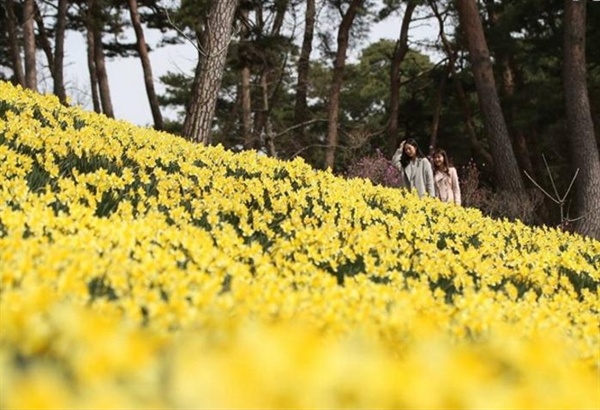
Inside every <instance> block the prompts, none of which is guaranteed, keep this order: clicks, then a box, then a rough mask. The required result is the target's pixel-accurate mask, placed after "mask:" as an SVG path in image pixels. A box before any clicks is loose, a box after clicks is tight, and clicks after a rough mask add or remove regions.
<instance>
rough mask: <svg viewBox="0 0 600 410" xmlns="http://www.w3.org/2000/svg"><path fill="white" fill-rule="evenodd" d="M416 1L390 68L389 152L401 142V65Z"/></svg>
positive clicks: (410, 6)
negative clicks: (399, 131)
mask: <svg viewBox="0 0 600 410" xmlns="http://www.w3.org/2000/svg"><path fill="white" fill-rule="evenodd" d="M416 6H417V5H416V3H414V2H412V1H411V2H408V4H407V5H406V10H405V11H404V17H403V18H402V25H401V26H400V36H399V37H398V40H397V41H396V48H395V49H394V55H393V57H392V67H391V70H390V119H389V122H388V127H387V134H388V139H387V152H388V154H389V155H391V154H393V153H394V151H396V148H398V145H399V144H400V135H398V116H399V113H400V65H401V64H402V61H403V60H404V57H405V56H406V53H407V52H408V29H409V26H410V22H411V20H412V15H413V12H414V11H415V8H416Z"/></svg>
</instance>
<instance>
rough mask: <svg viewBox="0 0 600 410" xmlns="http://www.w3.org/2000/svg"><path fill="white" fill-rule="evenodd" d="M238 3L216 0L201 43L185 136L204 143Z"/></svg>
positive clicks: (184, 129) (184, 130)
mask: <svg viewBox="0 0 600 410" xmlns="http://www.w3.org/2000/svg"><path fill="white" fill-rule="evenodd" d="M237 4H238V1H237V0H219V1H216V0H214V1H213V2H212V3H211V6H210V12H209V16H208V20H207V27H206V30H205V33H204V35H203V36H202V41H201V44H200V51H199V53H200V56H199V57H200V58H199V60H198V64H197V66H196V73H195V76H194V84H193V86H192V87H193V88H192V97H191V102H190V104H189V105H188V107H187V110H186V116H185V121H184V123H183V135H184V136H185V137H186V138H188V139H190V140H192V141H196V142H199V143H202V144H205V145H207V144H209V143H210V142H211V141H210V132H211V127H212V122H213V117H214V113H215V107H216V103H217V95H218V92H219V87H220V86H221V79H222V77H223V70H224V67H225V59H226V57H227V49H228V46H229V42H230V40H231V29H232V25H233V16H234V14H235V10H236V7H237Z"/></svg>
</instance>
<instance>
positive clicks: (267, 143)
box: [253, 1, 288, 156]
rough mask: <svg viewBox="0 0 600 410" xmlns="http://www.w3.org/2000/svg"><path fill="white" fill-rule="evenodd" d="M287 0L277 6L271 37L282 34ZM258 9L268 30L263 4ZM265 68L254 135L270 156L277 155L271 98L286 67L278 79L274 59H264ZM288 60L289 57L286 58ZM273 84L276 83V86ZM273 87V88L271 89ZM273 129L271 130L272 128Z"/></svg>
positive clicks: (262, 73)
mask: <svg viewBox="0 0 600 410" xmlns="http://www.w3.org/2000/svg"><path fill="white" fill-rule="evenodd" d="M287 4H288V2H287V1H282V2H279V3H278V5H277V7H276V12H275V13H276V14H275V17H274V18H273V19H272V20H273V25H272V26H271V30H270V31H269V37H271V38H277V37H279V35H280V32H281V28H282V26H283V20H284V17H285V12H286V11H287ZM257 10H261V13H260V14H259V16H258V18H257V21H258V28H259V29H260V28H262V31H263V32H264V31H266V28H265V27H264V20H263V18H262V6H260V7H258V9H257ZM264 61H265V62H264V64H263V69H262V70H261V73H260V80H259V83H260V88H261V99H262V109H260V110H257V112H256V115H255V117H254V118H255V119H254V132H253V133H254V135H253V139H254V140H255V141H258V145H259V147H260V148H261V149H265V150H266V151H267V153H268V154H269V155H270V156H275V146H274V141H273V138H272V134H273V133H272V123H271V121H270V118H269V116H270V114H271V107H272V104H271V99H272V98H273V95H275V93H276V91H277V89H278V88H279V87H278V86H279V84H281V80H282V77H283V75H284V72H285V65H284V67H282V68H281V70H279V73H280V76H279V80H278V81H277V78H276V74H277V66H276V65H275V62H274V61H273V60H272V59H266V60H264ZM285 61H287V58H285ZM272 84H275V85H274V86H273V85H272ZM271 89H272V90H271ZM270 129H271V130H270Z"/></svg>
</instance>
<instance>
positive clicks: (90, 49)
mask: <svg viewBox="0 0 600 410" xmlns="http://www.w3.org/2000/svg"><path fill="white" fill-rule="evenodd" d="M86 24H87V26H88V27H87V32H86V36H85V39H86V42H87V66H88V72H89V74H90V91H91V94H92V106H93V107H94V112H97V113H101V112H102V108H101V107H100V95H98V72H97V70H96V59H95V58H94V52H95V51H94V50H95V47H94V35H93V33H92V28H91V24H92V22H91V21H90V19H89V18H88V19H87V20H86Z"/></svg>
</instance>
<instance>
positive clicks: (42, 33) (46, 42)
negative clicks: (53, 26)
mask: <svg viewBox="0 0 600 410" xmlns="http://www.w3.org/2000/svg"><path fill="white" fill-rule="evenodd" d="M33 13H34V19H35V23H36V25H37V28H38V36H37V40H38V43H39V45H40V46H41V47H42V51H43V52H44V54H46V60H48V68H49V69H50V76H51V77H52V78H53V79H54V52H53V51H52V44H50V39H49V38H48V34H47V32H46V26H45V25H44V19H43V18H42V14H41V13H40V9H39V8H38V6H37V4H35V3H34V11H33Z"/></svg>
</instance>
